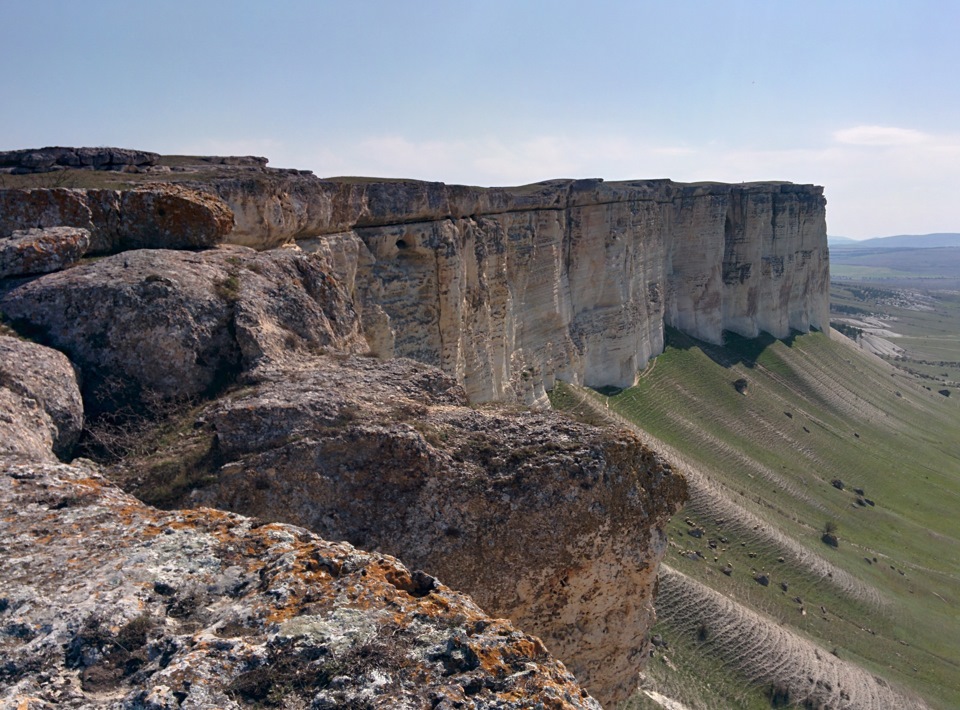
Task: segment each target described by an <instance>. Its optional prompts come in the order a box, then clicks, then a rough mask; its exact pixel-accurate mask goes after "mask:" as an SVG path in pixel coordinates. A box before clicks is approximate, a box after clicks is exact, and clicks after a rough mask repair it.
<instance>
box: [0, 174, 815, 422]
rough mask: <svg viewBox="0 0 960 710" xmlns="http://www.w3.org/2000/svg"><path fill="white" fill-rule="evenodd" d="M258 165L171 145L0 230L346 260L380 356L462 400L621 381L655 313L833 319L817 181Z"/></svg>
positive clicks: (762, 324) (51, 198)
mask: <svg viewBox="0 0 960 710" xmlns="http://www.w3.org/2000/svg"><path fill="white" fill-rule="evenodd" d="M191 160H192V163H193V164H190V163H191ZM160 162H161V163H162V162H163V159H161V160H160ZM185 163H186V164H185ZM264 163H265V160H263V159H260V162H257V161H256V160H254V159H237V160H232V161H231V160H228V159H213V158H194V159H186V158H183V157H180V158H178V159H177V161H176V164H175V165H174V166H173V167H170V166H166V165H162V164H161V165H156V166H154V167H155V168H157V169H166V170H170V171H173V170H176V171H179V172H170V173H168V174H161V173H150V175H149V180H150V182H148V183H144V182H143V181H140V182H136V181H134V182H132V183H131V184H130V186H131V188H132V189H127V190H119V191H118V190H98V189H88V190H64V189H59V190H56V189H52V190H37V189H33V190H0V234H3V233H5V232H4V230H6V232H10V231H13V230H22V229H29V228H35V227H50V226H58V225H60V224H64V225H69V226H75V227H82V228H86V229H88V230H90V232H91V235H92V236H91V247H90V249H91V251H92V252H94V253H105V252H112V251H118V250H124V249H130V248H140V247H153V246H165V247H168V248H169V247H175V248H198V247H204V246H209V245H211V244H215V243H218V242H220V241H226V242H230V243H233V244H238V245H243V246H249V247H253V248H255V249H270V248H273V247H276V246H279V245H281V244H284V243H288V242H291V241H296V242H297V243H299V244H300V245H301V246H302V247H303V248H304V249H306V250H308V251H322V252H324V253H325V254H326V255H327V256H328V257H330V259H331V260H332V262H333V263H335V264H337V265H338V273H339V276H340V280H341V281H342V282H343V284H344V285H345V287H346V288H347V289H348V290H349V291H350V293H351V295H352V296H353V297H354V298H355V301H356V306H357V308H358V310H360V311H362V313H361V316H362V321H363V328H364V335H365V337H366V339H367V341H368V343H369V346H370V349H371V350H372V351H373V352H374V353H376V354H377V355H380V356H382V357H391V356H405V357H412V358H415V359H418V360H421V361H423V362H426V363H429V364H433V365H437V366H439V367H441V368H442V369H443V370H444V371H445V372H447V373H449V374H451V375H453V376H455V377H456V378H457V379H458V381H459V382H461V383H462V384H463V385H464V387H465V388H466V391H467V393H468V395H469V396H470V398H471V400H473V401H488V400H506V401H517V400H519V401H523V402H527V403H534V402H536V403H540V404H543V403H545V401H546V400H545V392H546V390H548V389H550V388H551V387H552V385H553V382H554V381H555V380H556V379H558V378H559V379H563V380H566V381H570V382H573V383H578V384H586V385H590V386H596V387H600V386H609V385H612V386H620V387H623V386H628V385H631V384H633V382H634V378H635V375H636V372H637V371H638V370H641V369H642V368H643V367H644V366H645V364H646V363H647V361H648V360H649V359H650V357H652V356H653V355H656V354H658V353H659V352H660V351H661V350H662V347H663V326H664V325H665V324H666V325H671V326H674V327H676V328H678V329H680V330H682V331H684V332H686V333H688V334H690V335H693V336H695V337H697V338H701V339H703V340H707V341H710V342H715V343H716V342H720V341H721V340H722V338H723V332H724V331H725V330H729V331H733V332H736V333H739V334H741V335H744V336H747V337H754V336H756V335H757V334H759V333H760V332H761V331H765V332H768V333H770V334H772V335H774V336H776V337H785V336H788V335H789V334H790V332H791V331H792V330H797V331H806V330H808V329H810V328H811V327H812V328H818V329H821V330H823V329H825V328H826V325H827V324H828V319H829V315H828V310H829V306H828V293H829V266H828V252H827V242H826V225H825V217H824V214H825V200H824V198H823V190H822V188H820V187H816V186H813V185H794V184H791V183H783V182H768V183H747V184H740V185H724V184H719V183H698V184H681V183H674V182H671V181H669V180H639V181H630V182H619V183H605V182H603V181H602V180H553V181H547V182H543V183H537V184H534V185H527V186H523V187H513V188H476V187H465V186H459V185H445V184H443V183H425V182H417V181H410V180H390V181H383V180H372V179H366V178H340V179H329V180H321V179H318V178H316V177H314V176H313V175H310V174H303V172H301V171H296V170H273V169H270V168H267V167H265V165H264ZM78 174H82V175H87V176H88V175H90V174H93V173H91V172H90V171H87V172H86V173H84V172H83V171H79V173H78ZM125 175H126V174H125ZM26 177H31V176H26ZM127 177H129V178H130V179H131V180H133V177H132V176H127ZM144 179H146V178H144ZM158 180H165V181H174V180H175V181H177V182H179V183H181V184H179V185H169V184H162V183H158V182H157V181H158ZM204 193H205V194H204ZM120 213H123V214H127V215H128V219H126V220H121V219H119V218H118V217H117V215H118V214H120ZM187 224H191V225H193V227H191V228H186V225H187Z"/></svg>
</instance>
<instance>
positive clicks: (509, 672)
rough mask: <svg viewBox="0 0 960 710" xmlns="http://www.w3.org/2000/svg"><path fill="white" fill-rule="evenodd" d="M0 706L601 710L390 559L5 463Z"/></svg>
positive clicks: (73, 472) (546, 663) (567, 677)
mask: <svg viewBox="0 0 960 710" xmlns="http://www.w3.org/2000/svg"><path fill="white" fill-rule="evenodd" d="M0 479H2V480H0V506H2V508H3V510H4V515H3V517H2V518H0V540H2V541H3V554H4V558H5V559H4V571H3V575H4V579H3V589H2V596H0V623H2V624H3V631H2V638H3V656H4V658H3V663H2V665H0V705H2V706H3V707H10V708H27V707H29V708H31V710H32V709H37V710H44V709H46V708H51V709H52V708H64V707H84V708H94V707H103V708H107V707H110V708H115V707H136V708H150V709H151V710H175V709H176V708H213V707H216V708H224V709H239V708H241V707H265V706H266V707H312V708H318V709H323V708H329V709H330V710H333V709H334V708H346V707H357V708H361V707H362V708H384V709H386V708H411V709H413V708H425V707H431V708H450V709H452V708H457V707H474V706H482V707H498V708H504V709H510V710H513V709H516V710H519V709H520V708H529V707H531V700H532V699H536V701H537V702H538V703H540V704H541V705H539V706H542V707H544V708H554V709H556V710H573V709H574V708H583V709H585V710H586V709H589V710H599V707H600V706H599V704H598V703H597V702H596V701H595V700H593V699H592V698H590V697H589V696H588V695H587V693H586V692H585V691H583V690H582V689H581V688H580V686H579V685H578V684H577V682H576V680H575V679H574V678H573V676H572V675H571V674H570V673H569V672H567V670H566V669H565V668H564V666H563V665H562V664H561V663H559V662H558V661H556V660H555V659H554V658H553V657H552V656H550V654H549V653H548V652H547V651H546V649H545V648H544V646H543V644H542V643H541V642H540V641H539V640H538V639H537V638H535V637H532V636H528V635H526V634H524V633H522V632H520V631H518V630H516V629H515V628H514V627H513V626H512V625H511V624H510V623H509V622H507V621H505V620H503V619H491V618H490V617H488V616H487V615H486V614H484V613H483V612H482V611H481V610H480V609H479V608H478V607H477V606H476V605H475V604H474V603H473V602H472V601H471V600H470V599H469V598H468V597H466V596H464V595H462V594H458V593H456V592H454V591H452V590H450V589H449V588H447V587H445V586H444V585H442V584H440V583H439V582H437V581H436V580H435V579H433V578H432V577H429V576H427V575H425V574H424V573H422V572H410V571H409V570H408V569H407V568H406V567H404V566H403V565H402V564H400V563H399V562H398V561H397V560H396V559H394V558H392V557H388V556H386V555H382V554H369V553H365V552H361V551H360V550H357V549H355V548H353V547H352V546H351V545H349V544H347V543H342V542H340V543H332V542H326V541H324V540H322V539H320V538H319V537H317V536H316V535H314V534H312V533H309V532H307V531H306V530H304V529H302V528H296V527H292V526H289V525H276V524H273V525H264V524H263V523H262V522H261V521H257V520H253V519H250V518H243V517H240V516H237V515H231V514H229V513H223V512H221V511H217V510H210V509H198V510H192V511H175V512H164V511H158V510H156V509H154V508H150V507H148V506H145V505H143V504H142V503H140V502H139V501H137V500H136V499H134V498H132V497H131V496H129V495H126V494H124V493H122V492H121V491H120V490H119V489H118V488H116V487H114V486H113V485H111V484H110V483H109V481H107V480H106V479H105V478H103V477H102V476H101V475H100V473H99V472H98V471H97V469H96V467H95V466H93V465H92V464H91V463H90V462H79V463H77V464H76V465H72V466H68V465H65V464H52V463H39V462H32V463H24V462H14V461H12V460H11V459H9V458H5V457H3V456H0Z"/></svg>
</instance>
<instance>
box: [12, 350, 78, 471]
mask: <svg viewBox="0 0 960 710" xmlns="http://www.w3.org/2000/svg"><path fill="white" fill-rule="evenodd" d="M82 428H83V402H82V401H81V399H80V389H79V388H78V387H77V378H76V374H75V373H74V370H73V366H72V365H71V364H70V361H69V360H67V358H66V357H65V356H64V355H63V354H62V353H59V352H57V351H56V350H51V349H50V348H45V347H43V346H41V345H37V344H35V343H30V342H27V341H24V340H20V339H18V338H14V337H10V336H8V335H0V454H16V455H19V456H23V457H25V458H27V459H30V460H36V461H56V458H55V456H59V457H60V458H62V459H67V458H69V456H70V452H71V451H73V447H74V445H75V444H76V443H77V440H78V439H79V438H80V431H81V429H82Z"/></svg>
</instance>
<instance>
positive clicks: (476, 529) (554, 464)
mask: <svg viewBox="0 0 960 710" xmlns="http://www.w3.org/2000/svg"><path fill="white" fill-rule="evenodd" d="M301 365H302V366H301V368H300V369H292V368H284V369H282V370H277V371H274V372H272V373H268V372H265V371H263V370H261V375H262V379H261V381H260V382H259V383H257V384H255V385H254V386H253V387H252V388H250V389H245V390H243V391H241V392H238V393H237V394H236V395H233V396H229V397H226V398H223V399H221V400H219V401H218V402H216V403H213V404H211V405H210V406H208V407H206V408H204V409H203V410H202V411H201V412H200V413H199V414H198V415H197V418H196V421H193V420H191V421H187V422H184V423H183V424H182V426H181V427H180V429H181V430H183V431H187V432H192V437H193V438H194V441H195V442H197V443H198V444H199V445H200V446H202V447H204V448H207V447H209V449H210V451H209V452H208V455H206V456H195V457H192V458H193V459H194V460H203V461H205V462H206V463H207V464H212V469H211V471H210V473H212V474H214V476H215V482H214V483H212V484H211V485H208V486H206V487H203V488H201V489H197V490H195V491H194V492H193V495H192V498H190V500H192V502H193V503H195V504H202V505H212V506H216V507H221V508H226V509H229V510H234V511H237V512H241V513H245V514H251V515H256V516H258V517H260V518H263V519H266V520H280V521H285V522H293V523H296V524H299V525H303V526H305V527H307V528H310V529H311V530H314V531H316V532H318V533H319V534H320V535H321V536H323V537H326V538H331V539H346V540H349V541H350V542H352V543H353V544H356V545H358V546H360V547H364V548H367V549H374V550H380V551H384V552H387V553H389V554H394V555H397V556H399V557H401V559H404V560H405V561H406V562H407V564H410V565H413V566H416V567H421V568H423V569H425V570H427V571H428V572H429V573H430V574H434V575H436V576H438V577H439V578H441V579H444V580H446V581H447V582H448V583H450V584H453V585H454V586H455V587H456V588H458V589H461V590H463V591H466V592H467V593H469V594H471V595H472V596H473V597H474V598H475V599H476V600H477V601H478V603H480V605H481V606H482V607H483V608H485V609H488V610H489V611H491V612H492V613H495V614H502V615H505V616H507V617H509V618H510V619H511V620H512V621H514V623H516V624H518V625H519V626H521V628H525V629H527V630H529V631H530V632H532V633H535V634H537V635H538V636H540V637H541V638H543V640H544V642H545V643H546V645H547V648H548V649H549V650H550V651H551V652H552V653H555V654H556V655H557V656H558V657H560V658H562V659H564V662H565V663H567V665H568V666H569V667H570V668H571V670H572V671H573V672H574V674H575V675H576V676H577V678H578V679H579V680H580V681H581V682H582V683H583V684H584V685H585V687H586V688H587V689H588V690H589V691H590V692H591V694H593V695H594V696H595V697H597V698H598V699H599V700H600V701H601V702H602V703H604V705H607V704H608V703H611V704H612V703H616V702H618V701H621V700H624V699H626V698H627V697H628V696H629V695H630V694H631V693H632V692H633V691H634V690H635V688H636V682H637V672H638V670H639V668H640V666H641V665H642V663H643V661H644V660H645V655H646V653H645V652H646V633H647V629H648V628H649V627H650V625H651V624H652V622H653V609H652V602H653V591H654V584H655V578H656V568H657V564H658V563H659V561H660V558H661V557H662V555H663V553H664V551H665V547H666V545H665V541H666V538H665V534H664V530H663V527H664V525H665V524H666V521H667V519H668V517H669V516H670V515H671V514H672V513H673V512H675V510H676V509H677V508H678V507H679V506H680V504H681V503H682V502H683V500H684V498H685V484H684V481H683V479H682V478H681V477H680V476H678V475H676V474H674V473H673V472H672V471H671V470H670V468H669V466H667V465H665V464H664V463H663V462H661V461H660V460H659V458H658V457H657V456H656V455H655V454H654V453H653V452H651V451H650V450H648V449H646V448H645V447H644V446H643V445H642V444H641V443H640V442H639V441H638V440H637V439H636V438H634V437H633V436H632V435H630V434H627V433H625V432H621V433H610V432H605V431H601V430H598V429H595V428H592V427H588V426H585V425H581V424H577V423H574V422H571V421H569V420H566V419H564V418H562V417H560V416H559V415H556V414H552V413H531V412H526V411H517V410H511V409H507V410H505V409H502V408H493V409H481V410H476V409H471V408H469V407H467V406H466V404H467V400H466V398H465V397H464V393H463V390H462V388H461V387H459V386H458V385H457V383H456V381H455V380H454V379H453V378H451V377H450V376H448V375H444V374H443V373H441V372H440V371H439V370H437V369H436V368H432V367H428V366H425V365H422V364H419V363H416V362H413V361H410V360H392V361H389V362H379V361H377V360H372V359H369V358H353V359H350V360H348V361H345V362H342V361H341V360H340V359H331V358H317V359H315V360H312V361H305V362H303V363H301ZM188 448H189V446H187V445H186V444H185V442H184V440H182V439H181V440H179V441H178V443H177V444H176V449H177V450H179V451H181V452H182V451H184V450H186V449H188ZM199 453H200V454H202V453H203V451H201V452H199ZM173 455H174V451H173V450H169V451H161V452H160V453H159V454H158V455H157V457H156V459H155V460H156V466H155V473H154V474H151V473H150V471H151V467H152V464H151V463H150V462H145V463H143V464H140V463H134V464H132V467H133V469H134V475H139V476H143V477H144V480H143V481H141V483H140V485H141V488H142V489H149V488H150V487H151V486H152V485H157V484H159V485H163V482H164V480H165V478H166V477H167V476H169V469H168V468H167V462H169V460H170V458H171V457H172V456H173ZM127 476H128V477H129V476H130V474H129V473H128V474H127Z"/></svg>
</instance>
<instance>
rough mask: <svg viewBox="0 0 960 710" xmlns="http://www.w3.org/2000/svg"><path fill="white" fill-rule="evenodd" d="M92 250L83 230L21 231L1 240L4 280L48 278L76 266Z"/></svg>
mask: <svg viewBox="0 0 960 710" xmlns="http://www.w3.org/2000/svg"><path fill="white" fill-rule="evenodd" d="M89 246H90V232H89V231H88V230H86V229H82V228H80V227H48V228H46V229H25V230H18V231H16V232H14V233H13V234H11V235H10V236H9V237H0V278H7V277H10V276H24V275H28V274H47V273H50V272H51V271H59V270H60V269H63V268H66V267H67V266H70V265H71V264H75V263H76V262H77V261H79V259H80V257H82V256H83V255H84V254H85V253H86V251H87V248H88V247H89Z"/></svg>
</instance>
